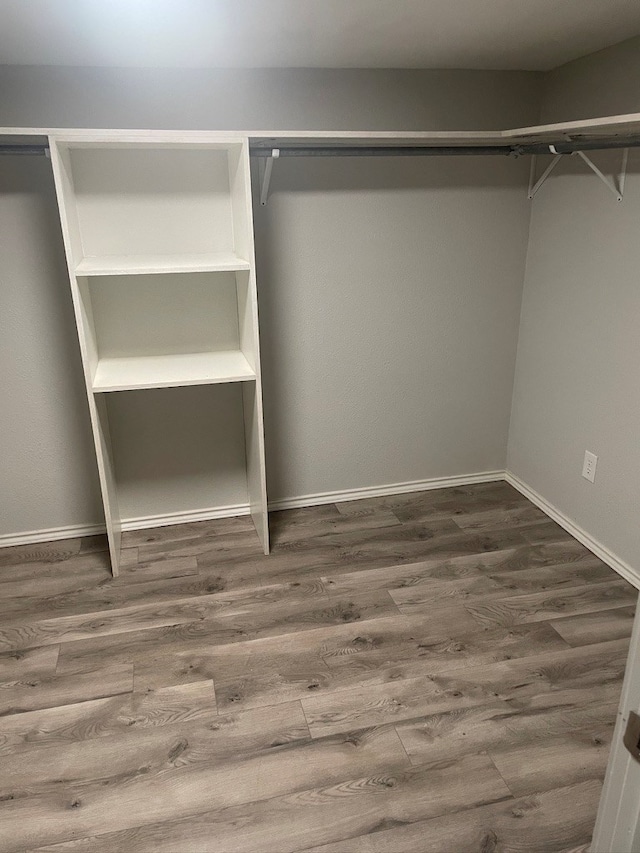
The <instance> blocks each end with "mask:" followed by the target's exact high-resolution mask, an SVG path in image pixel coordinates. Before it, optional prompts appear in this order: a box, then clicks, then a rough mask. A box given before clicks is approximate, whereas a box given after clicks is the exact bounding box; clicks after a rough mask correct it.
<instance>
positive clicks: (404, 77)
mask: <svg viewBox="0 0 640 853" xmlns="http://www.w3.org/2000/svg"><path fill="white" fill-rule="evenodd" d="M540 82H541V78H540V76H539V75H537V74H526V73H522V74H520V73H517V74H511V73H495V72H489V73H486V72H457V71H452V72H413V71H407V72H400V71H389V72H386V71H373V72H369V71H366V72H361V71H327V72H325V71H286V72H275V71H269V72H266V73H265V74H262V72H259V71H258V72H255V71H254V72H239V73H236V72H202V71H184V72H177V71H176V72H174V71H171V72H164V71H143V70H134V69H132V70H128V71H106V70H88V69H73V70H69V69H33V68H19V69H16V68H5V69H2V70H0V125H3V126H8V125H13V126H17V125H33V126H46V125H55V126H64V125H69V126H73V125H77V126H105V127H109V126H122V127H126V126H143V127H144V126H147V127H167V128H169V127H194V128H195V127H204V128H215V127H218V128H226V129H229V128H236V129H239V128H251V127H254V128H257V127H260V126H262V127H273V128H293V129H297V128H305V127H306V128H311V129H313V128H315V129H340V128H351V129H358V128H360V129H394V128H398V129H416V128H420V129H438V128H440V129H452V128H468V127H487V128H491V127H507V126H515V125H523V124H529V123H532V122H534V121H535V120H536V119H537V115H538V108H539V89H540ZM527 168H528V166H527V164H526V163H525V162H524V161H522V162H519V161H512V160H506V159H505V160H499V161H498V160H491V161H489V160H487V159H478V160H475V159H464V160H462V159H458V158H456V159H455V160H449V161H447V160H441V159H439V160H432V161H426V160H421V161H413V160H399V161H390V160H389V161H384V162H380V161H378V160H376V161H364V160H357V161H353V160H349V161H340V160H331V161H323V162H321V163H311V162H307V161H303V162H300V163H291V162H287V163H284V162H283V163H281V164H278V166H277V169H276V170H275V172H274V180H273V190H272V195H271V199H270V202H269V206H268V207H267V208H266V210H260V211H259V212H258V215H257V235H256V236H257V244H258V271H259V288H260V310H261V333H262V344H263V353H264V356H263V357H264V373H265V397H266V399H265V403H266V430H267V441H268V469H269V476H270V483H269V486H270V488H269V492H270V497H271V498H273V499H278V498H285V497H295V496H299V495H306V494H310V493H316V492H321V491H333V490H338V489H354V488H358V487H362V486H374V485H383V484H386V483H396V482H401V481H405V480H421V479H427V478H430V477H440V476H446V475H456V474H466V473H473V472H477V471H483V470H487V469H494V468H501V467H503V466H504V464H505V460H506V444H507V430H508V421H509V414H510V401H511V390H512V381H513V370H514V363H515V351H516V340H517V329H518V318H519V310H520V298H521V290H522V281H523V275H524V261H525V254H526V241H527V230H528V223H529V214H530V208H529V204H528V202H527V200H526V194H525V191H524V186H525V182H526V171H527ZM56 216H57V214H56V210H55V203H54V199H53V195H52V186H51V179H50V175H49V171H48V164H47V163H46V162H45V161H42V160H38V161H35V160H31V159H29V160H28V161H26V162H25V160H18V158H6V157H5V158H2V160H0V235H2V237H1V238H0V239H2V240H3V241H5V243H4V244H3V251H2V252H1V253H0V281H1V284H2V300H3V306H4V304H5V302H6V304H8V305H9V306H10V308H11V310H9V311H5V310H4V307H3V312H2V316H3V327H4V328H3V345H6V346H7V347H8V348H9V355H10V357H9V356H7V357H5V358H4V359H3V369H4V372H3V378H2V381H3V400H4V405H3V408H2V420H1V421H0V444H1V446H2V448H3V454H2V462H3V465H4V466H5V467H6V473H5V472H4V471H3V478H2V484H3V488H2V492H1V493H0V534H2V533H6V534H10V533H18V532H21V531H25V530H36V529H42V528H51V527H56V526H64V525H73V524H86V523H92V522H99V521H100V519H101V514H100V509H99V503H98V500H97V490H96V475H95V465H94V463H93V460H92V457H91V451H90V444H89V437H88V436H89V433H88V424H87V415H86V406H85V404H84V402H83V399H82V378H81V373H80V368H79V359H78V355H77V348H76V343H75V340H74V338H75V331H74V327H73V321H72V316H71V311H70V306H69V297H68V294H67V290H68V285H67V282H66V280H65V275H64V269H63V263H62V255H61V245H60V236H59V231H58V226H57V222H56ZM5 365H6V367H5ZM187 390H188V389H187ZM170 393H171V392H160V393H158V394H156V395H152V396H154V397H155V399H152V396H150V397H149V405H150V409H152V411H151V412H150V411H149V410H147V409H145V407H140V406H139V405H138V403H137V401H136V395H131V396H130V397H128V396H127V395H122V399H121V400H119V401H118V403H117V404H116V405H114V406H112V419H113V424H112V428H113V431H114V433H115V434H116V437H117V439H118V441H119V440H120V439H121V437H122V436H123V435H127V436H128V442H127V446H128V451H127V452H126V453H125V452H121V453H120V454H119V457H120V458H119V474H120V477H121V480H122V486H123V511H124V514H125V515H127V516H139V515H150V514H155V513H162V512H167V511H170V510H171V509H172V508H173V509H175V510H189V509H191V510H193V509H199V508H202V507H206V506H212V505H216V504H218V503H234V502H237V501H242V500H243V499H244V495H243V492H242V483H241V482H240V480H238V479H237V478H235V479H234V476H233V473H232V472H231V473H229V472H228V471H227V472H226V474H225V476H224V477H223V478H222V480H221V481H218V482H217V483H216V484H215V486H214V488H213V489H212V492H211V494H208V493H207V492H206V488H204V487H203V479H202V469H203V464H204V463H203V461H206V466H205V467H207V466H209V463H211V468H213V466H214V464H215V458H214V457H215V454H213V453H211V452H210V449H209V447H208V442H210V434H208V433H207V431H206V430H203V429H200V428H199V427H198V423H199V421H201V420H202V412H203V409H202V406H201V401H200V402H198V397H199V395H198V394H197V393H195V392H194V393H184V394H181V395H176V397H175V400H176V405H175V406H173V405H168V404H167V402H166V400H167V397H166V394H170ZM178 396H179V399H178ZM125 397H127V399H125ZM233 402H234V401H228V403H229V405H231V404H232V403H233ZM220 405H221V406H224V405H226V403H225V401H224V400H223V401H222V402H221V404H220ZM209 415H210V416H211V417H210V418H209V420H208V421H207V422H208V423H209V424H214V421H213V420H212V419H211V418H212V417H213V415H212V412H208V417H209ZM185 420H188V421H189V424H190V427H189V431H188V432H187V435H188V441H186V442H183V443H182V444H181V445H180V446H179V447H177V446H176V451H175V453H172V447H173V446H174V445H173V444H172V441H171V436H176V437H177V436H179V435H180V434H181V433H180V429H178V427H180V425H181V423H182V422H184V421H185ZM158 424H162V425H163V428H162V429H159V428H158ZM177 440H178V439H177V438H176V442H177ZM220 440H221V441H222V442H223V443H224V442H225V441H227V445H228V452H229V453H232V452H233V447H234V446H235V445H234V444H233V442H232V441H231V439H230V438H229V437H228V436H224V435H220ZM225 452H226V451H225ZM159 458H160V459H163V458H164V459H165V460H166V463H165V464H163V466H162V467H161V466H159V464H158V459H159Z"/></svg>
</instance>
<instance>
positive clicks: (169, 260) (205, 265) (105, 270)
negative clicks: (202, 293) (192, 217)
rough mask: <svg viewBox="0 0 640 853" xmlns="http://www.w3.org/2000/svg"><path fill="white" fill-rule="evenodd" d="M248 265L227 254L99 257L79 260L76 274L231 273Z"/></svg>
mask: <svg viewBox="0 0 640 853" xmlns="http://www.w3.org/2000/svg"><path fill="white" fill-rule="evenodd" d="M248 269H250V264H249V262H248V261H245V260H244V259H243V258H239V257H237V256H236V255H233V254H232V253H231V252H228V253H225V252H209V253H205V254H184V255H101V256H94V257H86V258H83V259H82V260H81V261H80V263H79V264H78V265H77V266H76V275H80V276H84V275H154V274H157V273H183V272H234V271H236V270H248Z"/></svg>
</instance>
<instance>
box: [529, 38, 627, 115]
mask: <svg viewBox="0 0 640 853" xmlns="http://www.w3.org/2000/svg"><path fill="white" fill-rule="evenodd" d="M637 112H640V36H637V37H636V38H632V39H628V40H627V41H624V42H621V43H620V44H617V45H614V46H613V47H608V48H605V49H604V50H600V51H598V52H597V53H592V54H591V55H590V56H585V57H582V58H581V59H576V60H574V61H573V62H568V63H567V64H566V65H561V66H560V67H559V68H556V69H555V70H553V71H550V72H549V73H548V74H546V75H545V82H544V98H543V101H542V109H541V119H542V121H543V122H554V121H573V120H577V119H582V118H595V117H597V116H607V115H624V114H625V113H637Z"/></svg>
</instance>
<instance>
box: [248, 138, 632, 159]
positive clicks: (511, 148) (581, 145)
mask: <svg viewBox="0 0 640 853" xmlns="http://www.w3.org/2000/svg"><path fill="white" fill-rule="evenodd" d="M620 148H640V138H638V137H634V138H632V139H620V138H616V139H610V140H600V139H598V140H581V141H571V142H566V141H562V142H555V143H546V142H545V143H540V142H536V143H531V144H514V145H437V146H436V145H433V146H426V145H369V146H366V145H313V146H311V145H309V146H291V145H290V146H286V145H285V146H278V145H277V143H274V145H273V146H271V147H269V148H265V147H262V146H260V147H257V146H254V147H252V148H251V156H252V157H260V158H267V157H271V152H272V151H273V150H274V149H276V150H277V151H278V152H279V154H278V156H279V157H280V158H282V157H468V156H503V157H521V156H524V155H527V154H536V155H540V154H575V153H577V152H578V151H599V150H606V149H620Z"/></svg>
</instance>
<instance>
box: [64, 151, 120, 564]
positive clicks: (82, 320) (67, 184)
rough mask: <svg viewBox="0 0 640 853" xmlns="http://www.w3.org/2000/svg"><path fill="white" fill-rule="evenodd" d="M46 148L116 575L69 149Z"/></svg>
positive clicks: (102, 416)
mask: <svg viewBox="0 0 640 853" xmlns="http://www.w3.org/2000/svg"><path fill="white" fill-rule="evenodd" d="M49 150H50V151H51V165H52V167H53V177H54V181H55V187H56V196H57V199H58V209H59V213H60V222H61V225H62V236H63V240H64V248H65V254H66V258H67V269H68V271H69V283H70V285H71V298H72V301H73V310H74V315H75V320H76V328H77V332H78V340H79V343H80V353H81V356H82V366H83V370H84V378H85V387H86V392H87V401H88V404H89V417H90V419H91V428H92V431H93V441H94V446H95V451H96V459H97V463H98V476H99V478H100V490H101V493H102V503H103V506H104V515H105V523H106V528H107V538H108V540H109V554H110V557H111V571H112V572H113V575H114V577H115V576H117V575H118V573H119V569H120V543H121V535H122V525H121V520H120V514H119V511H118V502H117V496H116V484H115V475H114V471H113V462H112V453H111V444H110V439H109V424H108V415H107V406H106V402H105V400H104V399H103V395H95V394H94V393H93V376H94V374H95V370H96V365H97V354H96V348H95V340H94V330H93V328H92V324H93V318H92V317H91V315H90V313H87V312H88V311H89V310H90V309H89V308H88V303H87V301H86V300H83V299H82V295H81V292H80V283H79V282H78V279H77V277H76V273H75V270H76V265H77V263H78V262H79V261H80V260H81V259H82V239H81V235H80V227H79V224H78V217H77V213H76V206H75V199H74V188H73V176H72V172H71V161H70V157H69V151H68V149H66V148H65V147H64V146H61V145H59V144H58V143H57V141H56V139H55V138H54V137H50V138H49ZM85 286H86V284H85Z"/></svg>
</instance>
